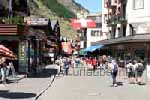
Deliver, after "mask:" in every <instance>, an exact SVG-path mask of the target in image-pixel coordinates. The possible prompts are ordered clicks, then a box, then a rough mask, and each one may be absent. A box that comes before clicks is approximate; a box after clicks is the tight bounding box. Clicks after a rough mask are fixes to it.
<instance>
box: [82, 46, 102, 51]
mask: <svg viewBox="0 0 150 100" xmlns="http://www.w3.org/2000/svg"><path fill="white" fill-rule="evenodd" d="M103 46H104V45H92V46H90V47H88V48H85V49H84V51H88V52H93V51H95V50H96V49H100V48H102V47H103Z"/></svg>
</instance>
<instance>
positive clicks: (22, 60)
mask: <svg viewBox="0 0 150 100" xmlns="http://www.w3.org/2000/svg"><path fill="white" fill-rule="evenodd" d="M26 48H27V42H26V41H23V42H20V43H19V72H27V70H28V69H27V52H26V51H27V50H26Z"/></svg>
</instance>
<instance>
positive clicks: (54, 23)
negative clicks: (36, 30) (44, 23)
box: [51, 20, 58, 30]
mask: <svg viewBox="0 0 150 100" xmlns="http://www.w3.org/2000/svg"><path fill="white" fill-rule="evenodd" d="M56 24H58V20H51V27H52V30H54V28H55V25H56Z"/></svg>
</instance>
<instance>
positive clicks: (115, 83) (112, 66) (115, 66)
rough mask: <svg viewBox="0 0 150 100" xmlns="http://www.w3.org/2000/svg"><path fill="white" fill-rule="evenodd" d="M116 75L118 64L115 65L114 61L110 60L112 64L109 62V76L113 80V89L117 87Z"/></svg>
mask: <svg viewBox="0 0 150 100" xmlns="http://www.w3.org/2000/svg"><path fill="white" fill-rule="evenodd" d="M117 74H118V64H117V63H116V61H115V60H112V62H111V76H112V79H113V84H112V85H113V86H115V87H117V81H116V78H117Z"/></svg>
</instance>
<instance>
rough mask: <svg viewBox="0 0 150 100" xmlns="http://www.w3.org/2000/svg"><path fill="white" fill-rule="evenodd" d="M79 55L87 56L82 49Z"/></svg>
mask: <svg viewBox="0 0 150 100" xmlns="http://www.w3.org/2000/svg"><path fill="white" fill-rule="evenodd" d="M79 55H87V52H86V51H84V49H81V50H80V51H79Z"/></svg>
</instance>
